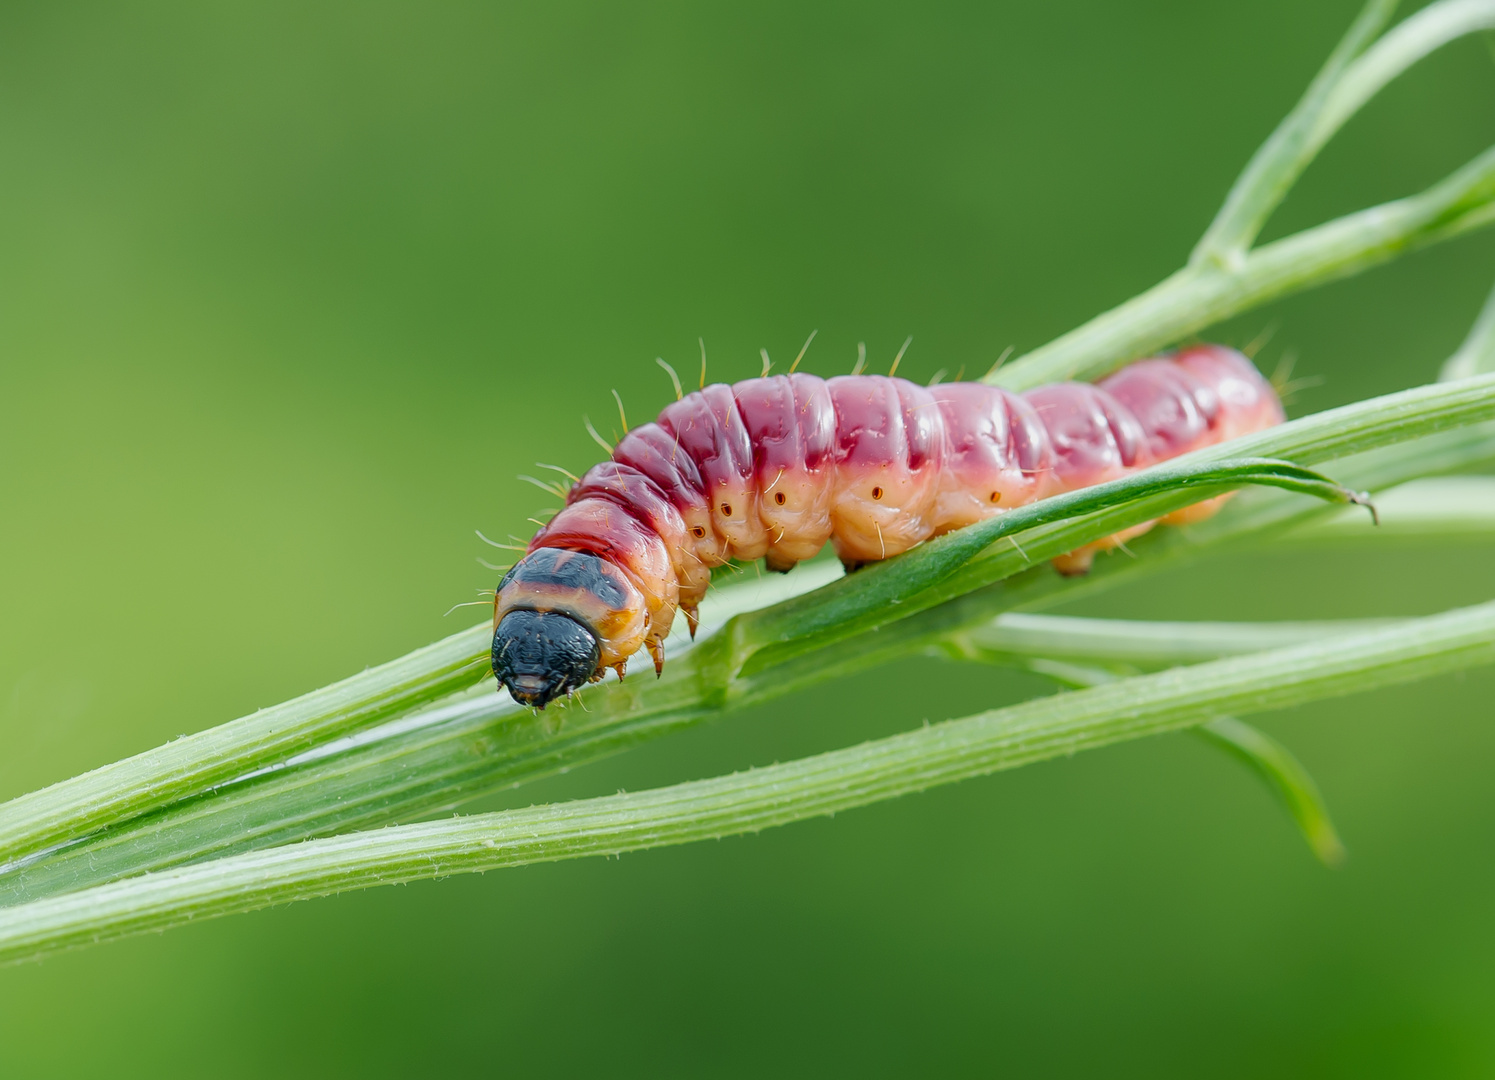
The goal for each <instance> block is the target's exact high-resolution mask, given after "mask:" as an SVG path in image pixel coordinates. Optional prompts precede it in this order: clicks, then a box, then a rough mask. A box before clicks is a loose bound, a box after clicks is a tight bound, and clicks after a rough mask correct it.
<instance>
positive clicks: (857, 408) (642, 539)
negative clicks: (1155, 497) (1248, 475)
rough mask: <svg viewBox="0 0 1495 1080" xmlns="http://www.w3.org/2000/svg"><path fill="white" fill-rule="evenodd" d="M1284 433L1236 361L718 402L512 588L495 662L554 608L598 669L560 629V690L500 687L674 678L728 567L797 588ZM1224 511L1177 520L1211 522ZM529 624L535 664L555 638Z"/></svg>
mask: <svg viewBox="0 0 1495 1080" xmlns="http://www.w3.org/2000/svg"><path fill="white" fill-rule="evenodd" d="M1282 420H1283V413H1282V406H1281V404H1280V402H1279V401H1278V400H1277V395H1276V394H1275V393H1274V392H1273V390H1272V388H1271V387H1270V386H1269V385H1268V384H1267V382H1266V380H1264V379H1263V378H1262V377H1261V375H1260V374H1259V373H1258V372H1257V370H1256V368H1255V367H1253V366H1252V364H1251V362H1250V361H1249V360H1247V359H1246V358H1245V357H1244V356H1242V355H1241V354H1240V353H1238V352H1235V351H1234V350H1231V349H1227V348H1224V347H1223V346H1218V345H1201V346H1196V347H1193V348H1189V349H1185V350H1182V351H1180V352H1178V353H1175V354H1173V355H1171V356H1167V357H1159V358H1154V359H1150V360H1141V361H1138V362H1136V363H1134V364H1131V365H1129V366H1128V367H1125V368H1123V369H1122V370H1120V371H1118V372H1116V373H1115V374H1113V375H1111V376H1109V377H1108V378H1106V379H1103V380H1102V381H1101V382H1099V383H1097V384H1095V385H1090V384H1087V383H1056V384H1053V385H1050V386H1041V387H1038V388H1037V389H1034V390H1031V391H1029V392H1028V393H1026V394H1021V395H1019V394H1012V393H1009V392H1007V391H1005V390H1000V389H997V388H996V387H991V386H986V385H984V384H982V383H950V384H945V385H939V386H933V387H927V388H926V387H921V386H917V385H915V384H914V383H911V382H908V381H907V380H905V379H897V378H890V377H887V376H881V375H847V376H841V377H838V378H833V379H821V378H819V377H817V376H814V375H803V374H791V375H777V376H771V377H767V378H761V379H749V380H746V381H744V382H740V383H736V384H734V385H732V386H726V385H724V384H717V385H713V386H708V387H706V388H705V389H704V390H701V391H698V392H696V393H692V394H688V395H686V396H685V397H684V398H682V399H681V400H679V401H676V402H675V403H673V404H672V405H670V406H668V407H667V408H666V409H665V410H664V411H663V412H662V413H660V415H659V419H658V420H657V421H655V422H654V423H649V424H644V425H643V426H641V427H638V428H635V429H634V430H633V431H630V432H629V433H628V434H627V435H626V436H625V437H624V438H623V440H622V442H620V443H619V444H618V446H617V448H616V450H615V451H614V453H613V459H612V460H611V461H608V462H604V463H602V464H600V465H597V466H595V467H594V468H592V469H591V470H589V471H588V472H587V474H586V475H585V476H583V477H582V478H581V482H580V483H578V484H577V485H576V486H575V487H573V488H572V489H571V491H570V493H569V494H568V496H567V501H566V506H565V508H564V509H563V510H561V512H560V513H559V514H557V515H556V516H555V517H554V518H553V519H552V520H551V522H550V524H548V525H546V526H545V527H544V528H542V529H541V530H540V531H539V533H537V534H536V535H535V538H534V539H533V540H532V541H531V542H530V545H529V552H528V554H526V556H525V557H524V559H522V560H521V561H520V563H519V564H518V566H516V567H515V568H514V570H513V571H510V573H509V575H508V576H507V577H506V578H505V579H504V582H503V584H502V585H501V586H500V587H499V590H498V596H497V600H496V604H495V611H494V625H495V641H494V656H495V658H497V657H499V656H500V653H501V651H503V650H504V649H506V648H507V649H508V650H510V651H511V652H512V650H513V649H515V648H517V647H518V646H517V645H507V646H506V644H505V642H506V641H508V640H510V639H512V638H514V637H515V634H516V633H517V631H515V630H514V629H513V628H514V627H517V626H518V625H519V621H517V620H516V622H515V623H513V624H511V628H510V630H505V629H504V628H503V620H504V619H505V617H506V616H507V615H509V614H510V613H511V612H519V611H533V612H552V611H553V612H558V613H560V614H562V615H564V616H566V617H568V618H569V619H572V620H575V621H576V622H578V623H579V624H581V625H582V626H583V627H584V628H585V629H586V630H588V631H589V632H591V634H592V635H593V636H594V637H595V639H596V642H597V649H596V659H595V661H591V660H587V659H585V658H584V654H585V652H586V650H585V649H584V648H582V647H581V646H580V645H577V644H576V641H575V640H572V639H573V638H574V637H575V635H574V634H573V633H572V632H571V631H570V629H569V627H561V629H564V630H565V634H563V635H562V636H563V637H566V639H567V641H568V642H570V644H569V645H568V646H567V647H566V648H567V649H568V650H569V651H567V652H566V655H567V657H569V659H565V660H564V662H560V661H558V665H557V666H556V669H555V672H553V673H552V676H550V677H549V680H548V681H547V680H546V679H545V678H541V677H539V676H536V675H534V673H533V672H532V673H531V676H530V677H528V678H527V679H526V680H525V681H524V684H523V685H522V686H518V685H516V683H515V682H514V681H513V680H512V679H510V680H506V679H504V678H502V676H503V675H504V672H503V671H500V672H499V674H500V676H501V681H505V682H506V684H507V685H509V686H510V690H511V692H514V693H515V696H516V698H519V699H521V700H524V701H526V702H527V703H529V704H535V705H538V706H540V707H542V708H543V707H544V705H545V704H547V703H548V702H549V701H550V700H553V699H554V698H555V697H557V696H560V695H561V694H563V693H569V692H570V690H572V689H574V687H575V686H576V685H579V683H578V682H577V676H578V673H579V672H580V667H581V666H582V665H584V664H586V663H593V664H594V669H593V670H592V671H591V672H589V673H585V674H587V675H588V676H589V677H591V678H599V677H600V676H601V674H602V672H603V671H604V670H605V669H606V668H608V667H614V668H617V669H618V671H619V673H620V674H621V673H622V670H623V665H624V662H625V661H626V660H627V658H628V657H629V656H631V655H632V654H633V653H634V652H636V651H638V649H640V648H641V647H646V648H648V649H649V651H650V653H651V654H652V656H653V658H654V662H655V669H656V670H660V668H661V667H662V664H663V648H662V643H663V641H664V638H665V635H667V634H668V633H669V631H670V626H671V624H672V623H673V621H674V617H675V613H676V612H677V611H684V612H685V613H686V617H687V618H688V619H690V623H691V629H692V631H694V629H695V621H696V620H695V614H696V608H697V605H698V604H699V603H700V601H701V598H702V597H703V596H704V595H705V593H706V589H707V586H708V585H709V584H710V581H711V569H712V567H715V566H720V565H722V564H723V563H725V562H726V561H727V560H728V559H736V560H739V561H746V560H750V559H759V558H761V559H764V560H765V562H766V563H767V565H768V568H769V569H771V570H781V571H787V570H789V569H791V568H793V566H794V564H795V563H797V562H799V561H801V560H803V559H808V558H810V557H811V556H813V555H814V554H815V553H816V552H818V551H819V550H820V549H821V548H822V547H823V546H824V545H825V544H826V542H827V541H829V542H830V543H831V544H833V545H834V546H835V549H836V553H837V555H839V556H840V558H841V561H842V562H843V563H845V564H846V565H847V566H848V567H856V566H859V565H861V564H862V563H866V562H875V561H877V560H880V559H885V558H887V557H888V556H891V555H897V554H899V553H901V552H904V551H907V550H908V549H909V548H911V547H913V546H914V545H916V544H919V543H922V542H923V541H925V540H927V539H929V538H930V537H932V536H938V535H940V534H941V533H946V532H949V531H951V530H952V529H958V528H961V527H963V526H966V525H970V524H973V523H974V522H977V521H980V520H981V519H983V518H986V517H990V516H991V515H993V514H999V513H1001V512H1002V511H1003V510H1005V509H1008V508H1010V507H1014V506H1022V505H1023V504H1025V503H1030V502H1033V501H1035V500H1037V499H1042V498H1044V497H1046V496H1049V495H1054V494H1058V493H1059V492H1063V491H1070V490H1073V489H1075V488H1082V487H1089V486H1090V485H1092V484H1099V483H1103V482H1105V481H1107V480H1113V479H1115V478H1117V477H1119V476H1124V475H1126V474H1127V473H1129V472H1133V471H1135V470H1137V469H1141V468H1145V467H1146V466H1148V465H1151V464H1154V463H1156V462H1158V461H1162V460H1165V459H1167V458H1171V457H1176V456H1178V455H1179V454H1184V453H1187V452H1189V451H1191V450H1196V449H1199V448H1200V447H1203V446H1208V445H1211V444H1213V443H1217V442H1223V441H1225V440H1226V439H1232V438H1235V437H1237V436H1239V435H1244V434H1246V433H1248V432H1252V431H1258V430H1261V429H1262V428H1266V427H1270V426H1272V425H1274V424H1279V423H1281V422H1282ZM1220 502H1221V500H1220V499H1215V500H1210V501H1209V502H1207V503H1200V504H1198V505H1196V506H1192V507H1189V508H1187V509H1185V510H1181V511H1178V512H1176V513H1174V514H1170V515H1169V516H1168V517H1167V518H1165V519H1164V520H1165V521H1167V522H1169V523H1173V524H1178V523H1184V522H1188V521H1196V520H1199V519H1201V518H1203V517H1207V516H1208V515H1209V514H1211V513H1213V512H1214V511H1215V510H1216V509H1218V507H1219V504H1220ZM1151 527H1152V523H1148V524H1145V525H1140V526H1137V527H1136V528H1134V529H1131V530H1128V531H1127V532H1126V533H1123V534H1119V535H1117V536H1113V537H1108V538H1106V539H1105V540H1102V541H1098V542H1097V543H1095V544H1091V545H1087V546H1086V547H1084V548H1081V549H1080V550H1078V551H1075V552H1071V553H1069V554H1068V555H1065V556H1062V557H1061V558H1059V559H1055V560H1054V563H1055V565H1056V566H1057V567H1058V568H1059V569H1060V570H1061V572H1064V573H1083V572H1084V571H1085V570H1086V569H1088V568H1089V566H1090V562H1091V560H1092V559H1093V558H1094V555H1095V552H1096V551H1098V550H1104V549H1106V548H1109V547H1114V546H1115V545H1116V544H1118V543H1121V542H1123V541H1125V539H1126V538H1127V537H1129V536H1133V535H1136V534H1137V533H1140V532H1145V531H1146V530H1147V529H1149V528H1151ZM571 553H587V554H588V555H589V556H595V558H588V559H586V560H584V566H585V574H583V573H582V570H581V568H580V567H579V566H578V565H571V566H570V567H569V569H568V568H567V562H566V560H567V558H568V557H572V558H574V556H572V555H571ZM594 564H595V565H594ZM583 577H585V578H586V579H587V580H585V581H584V580H582V579H583ZM562 579H564V580H562ZM587 581H592V582H593V585H595V589H593V591H592V592H590V593H589V591H588V590H589V589H592V586H590V585H588V584H587ZM603 594H605V595H603ZM526 626H527V629H526V633H528V635H529V636H528V637H527V638H526V639H525V641H526V648H528V649H529V650H530V651H531V652H532V651H533V649H534V648H536V647H541V646H535V644H534V643H535V641H537V640H540V638H538V637H536V634H535V632H534V627H533V625H531V624H526ZM557 626H558V627H559V624H557ZM541 636H542V637H543V635H541ZM557 648H558V650H559V649H561V647H560V646H557ZM561 651H566V650H561ZM505 655H507V654H505ZM516 655H517V654H516ZM525 655H526V656H528V655H530V653H529V652H526V654H525ZM541 666H543V665H541ZM536 670H539V669H538V668H537V669H536Z"/></svg>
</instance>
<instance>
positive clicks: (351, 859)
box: [0, 604, 1495, 961]
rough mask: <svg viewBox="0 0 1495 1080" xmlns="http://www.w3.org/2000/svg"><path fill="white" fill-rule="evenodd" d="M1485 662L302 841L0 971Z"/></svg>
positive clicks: (1224, 672)
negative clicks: (195, 926)
mask: <svg viewBox="0 0 1495 1080" xmlns="http://www.w3.org/2000/svg"><path fill="white" fill-rule="evenodd" d="M1492 659H1495V604H1486V605H1481V606H1479V607H1475V608H1467V609H1464V610H1461V611H1454V612H1448V613H1446V614H1443V615H1437V616H1433V617H1431V618H1426V619H1416V620H1409V621H1408V622H1406V623H1405V624H1402V625H1399V626H1396V627H1391V628H1387V629H1382V630H1374V631H1370V632H1368V633H1364V634H1352V635H1347V636H1343V637H1334V638H1331V639H1329V640H1328V641H1325V642H1322V643H1318V644H1314V645H1307V646H1298V647H1295V648H1290V649H1281V650H1274V651H1271V652H1267V653H1257V654H1254V655H1251V656H1246V657H1236V658H1232V659H1228V660H1218V661H1214V662H1212V663H1209V664H1201V665H1199V666H1197V667H1193V668H1180V669H1174V670H1171V671H1165V672H1162V673H1159V674H1156V675H1146V676H1139V677H1137V678H1134V679H1126V680H1121V681H1118V682H1115V683H1111V684H1108V685H1105V686H1101V687H1097V688H1095V689H1093V690H1086V691H1079V692H1075V693H1069V694H1060V695H1058V696H1056V697H1050V698H1041V699H1038V700H1035V701H1029V702H1025V703H1023V704H1021V705H1016V706H1012V707H1010V708H1006V709H999V710H996V711H993V712H989V713H983V714H981V715H978V716H973V717H969V718H967V719H964V720H953V721H946V722H944V723H941V724H935V725H932V726H929V727H926V728H923V729H921V730H916V731H912V732H908V733H906V734H903V735H898V736H894V737H893V738H889V739H881V740H878V741H876V742H871V743H865V744H863V745H862V746H858V747H853V748H850V749H846V750H838V751H834V752H832V753H828V754H820V755H817V756H815V757H811V758H807V759H804V760H801V761H796V762H791V763H789V764H785V765H775V766H771V767H769V768H766V769H755V770H752V771H749V772H746V773H737V774H733V775H731V776H725V777H720V778H717V779H713V780H704V781H697V782H695V783H687V784H678V785H675V786H672V787H667V788H661V789H658V790H654V791H647V792H642V793H639V794H632V795H629V794H619V795H614V796H608V797H605V798H600V799H587V800H583V801H580V802H574V803H565V804H561V805H557V806H541V807H532V808H529V809H525V810H511V811H504V812H501V813H494V814H478V815H473V816H472V817H467V818H458V819H455V820H443V821H436V822H429V823H426V824H420V825H406V826H397V827H392V828H389V829H383V830H378V831H375V832H370V833H355V834H352V835H347V836H339V837H333V838H330V839H327V840H310V841H307V842H306V843H304V844H295V845H290V846H287V847H282V848H276V849H274V850H271V851H264V852H254V853H251V854H248V855H239V856H233V857H231V858H225V859H217V860H214V861H212V862H209V863H206V864H204V865H201V866H197V867H189V868H186V869H181V870H175V871H170V872H167V873H164V874H153V875H147V876H145V877H142V878H135V879H131V880H129V881H122V882H115V883H113V884H110V885H101V886H98V887H95V888H92V889H86V890H83V891H82V892H78V893H73V894H69V895H66V896H60V897H54V898H51V899H47V900H39V901H35V902H33V903H29V904H23V905H20V906H17V907H13V908H8V909H5V910H4V911H0V960H9V961H14V960H20V959H26V958H30V957H35V956H39V955H42V954H45V953H47V952H52V951H56V950H58V949H63V948H70V947H78V946H82V945H88V944H92V943H94V942H97V941H101V940H107V939H110V938H115V937H122V936H125V935H127V934H136V933H143V932H147V931H153V930H162V929H165V928H168V927H171V926H176V925H180V924H181V923H183V922H186V921H189V920H192V919H200V918H207V917H212V916H217V915H226V914H230V913H233V912H240V911H249V910H253V909H255V908H260V907H264V906H266V905H269V904H279V903H287V902H290V901H293V900H300V899H307V898H310V897H315V896H323V895H327V894H330V893H336V892H341V891H345V890H348V889H358V888H366V887H368V886H372V885H383V884H395V883H399V882H408V881H416V880H421V879H426V878H434V877H444V876H446V875H449V874H455V873H470V872H474V871H485V870H495V869H500V868H503V867H509V866H522V865H525V864H528V863H535V862H546V861H553V860H558V859H567V858H578V857H581V856H584V855H602V854H618V853H621V852H624V851H638V850H641V849H644V848H650V847H658V846H661V845H666V844H682V843H688V842H691V841H694V840H703V839H710V838H716V837H723V836H731V835H735V834H740V833H747V832H757V831H759V830H761V829H766V828H771V827H773V826H776V825H783V824H788V823H789V822H793V821H800V820H803V819H805V818H810V817H818V816H822V815H827V814H834V813H837V812H840V811H844V810H849V809H852V808H854V807H858V806H864V805H867V804H868V803H873V802H878V801H881V800H885V799H891V798H896V797H898V796H901V795H905V794H909V793H912V792H916V791H922V790H925V789H927V788H930V787H933V786H936V785H939V784H947V783H952V782H954V781H957V780H963V779H967V778H970V777H974V776H980V775H983V774H986V773H991V772H995V771H997V770H1001V769H1011V768H1016V767H1018V766H1021V765H1026V764H1030V763H1032V762H1036V761H1042V760H1044V759H1047V758H1052V757H1057V756H1062V755H1067V754H1073V753H1075V752H1076V751H1079V750H1086V749H1091V748H1094V747H1099V746H1105V745H1108V744H1111V743H1116V742H1120V741H1123V740H1127V739H1135V738H1140V737H1142V736H1146V735H1153V734H1158V733H1161V732H1164V731H1171V730H1176V729H1178V728H1182V727H1188V726H1190V725H1193V724H1197V723H1200V722H1203V721H1205V720H1208V719H1211V718H1213V717H1216V716H1220V715H1223V714H1244V713H1251V712H1259V711H1262V710H1265V709H1272V708H1280V707H1283V706H1286V705H1293V704H1301V703H1303V702H1307V701H1314V700H1318V699H1321V698H1324V697H1329V696H1332V695H1336V694H1345V693H1353V692H1359V691H1366V690H1372V689H1376V688H1378V687H1383V686H1388V685H1391V684H1393V683H1398V682H1405V681H1407V680H1410V679H1416V678H1422V677H1426V676H1429V675H1433V674H1437V673H1440V672H1446V671H1453V670H1458V669H1461V668H1467V667H1471V666H1474V665H1477V664H1484V663H1488V662H1489V661H1491V660H1492Z"/></svg>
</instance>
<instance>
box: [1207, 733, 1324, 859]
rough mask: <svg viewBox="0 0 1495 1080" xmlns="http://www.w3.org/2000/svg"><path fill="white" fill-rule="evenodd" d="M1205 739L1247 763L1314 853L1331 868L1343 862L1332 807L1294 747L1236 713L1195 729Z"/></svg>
mask: <svg viewBox="0 0 1495 1080" xmlns="http://www.w3.org/2000/svg"><path fill="white" fill-rule="evenodd" d="M1196 730H1197V731H1198V732H1199V734H1200V736H1201V737H1203V738H1204V739H1205V740H1206V741H1208V742H1210V743H1213V744H1214V745H1215V746H1218V747H1220V748H1221V749H1222V750H1225V751H1227V752H1228V753H1230V754H1232V755H1233V756H1234V757H1236V758H1237V759H1239V760H1240V761H1243V762H1245V764H1246V765H1247V766H1249V767H1250V768H1251V770H1252V771H1253V772H1255V773H1256V774H1257V775H1258V776H1260V777H1261V778H1262V779H1263V780H1264V781H1266V783H1267V785H1268V786H1269V787H1270V788H1271V789H1272V790H1273V791H1274V792H1275V793H1276V795H1277V797H1278V798H1279V799H1281V800H1282V804H1283V805H1284V806H1286V807H1287V812H1288V813H1289V814H1291V815H1292V817H1293V821H1294V822H1296V823H1297V826H1298V831H1299V832H1301V833H1302V834H1303V839H1304V840H1306V841H1307V842H1308V848H1309V850H1310V851H1312V852H1313V854H1314V856H1315V857H1316V858H1317V859H1318V860H1319V862H1321V863H1323V864H1324V865H1325V866H1329V867H1339V866H1343V865H1344V861H1345V858H1346V854H1347V853H1346V851H1345V847H1344V842H1343V841H1342V840H1340V838H1339V830H1338V829H1336V828H1335V827H1334V820H1333V819H1332V818H1331V817H1330V816H1329V807H1328V805H1327V804H1326V803H1325V802H1324V797H1323V795H1322V794H1320V792H1319V789H1318V785H1317V784H1315V783H1314V782H1313V777H1311V776H1309V775H1308V770H1307V769H1305V768H1303V765H1302V763H1301V762H1300V761H1298V759H1297V758H1296V757H1294V756H1293V753H1292V751H1291V750H1289V749H1288V748H1287V747H1285V746H1283V745H1282V744H1281V743H1280V742H1278V741H1277V740H1276V739H1274V738H1272V737H1271V736H1270V735H1268V734H1266V733H1265V732H1263V731H1258V730H1257V729H1256V728H1254V727H1252V726H1251V725H1250V724H1245V723H1242V722H1241V721H1239V720H1237V719H1236V718H1235V717H1233V716H1222V717H1219V718H1218V719H1215V720H1211V721H1210V722H1209V723H1207V724H1201V725H1200V726H1199V727H1198V728H1197V729H1196Z"/></svg>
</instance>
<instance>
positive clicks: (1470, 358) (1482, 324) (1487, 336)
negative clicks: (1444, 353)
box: [1439, 289, 1495, 382]
mask: <svg viewBox="0 0 1495 1080" xmlns="http://www.w3.org/2000/svg"><path fill="white" fill-rule="evenodd" d="M1491 371H1495V289H1492V290H1490V295H1489V296H1488V297H1487V298H1486V300H1485V306H1484V308H1483V309H1481V311H1480V313H1479V318H1477V319H1475V320H1474V326H1473V327H1472V328H1470V330H1469V336H1468V337H1466V338H1465V339H1464V343H1463V344H1462V345H1460V346H1459V351H1458V352H1456V353H1454V354H1453V355H1452V356H1450V357H1449V358H1448V362H1447V363H1446V364H1444V365H1443V372H1442V374H1441V375H1440V376H1439V377H1440V378H1441V379H1443V380H1444V381H1445V382H1447V381H1452V380H1454V379H1465V378H1468V377H1469V376H1471V375H1486V374H1489V373H1490V372H1491Z"/></svg>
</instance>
